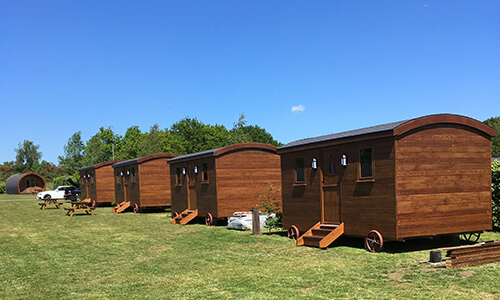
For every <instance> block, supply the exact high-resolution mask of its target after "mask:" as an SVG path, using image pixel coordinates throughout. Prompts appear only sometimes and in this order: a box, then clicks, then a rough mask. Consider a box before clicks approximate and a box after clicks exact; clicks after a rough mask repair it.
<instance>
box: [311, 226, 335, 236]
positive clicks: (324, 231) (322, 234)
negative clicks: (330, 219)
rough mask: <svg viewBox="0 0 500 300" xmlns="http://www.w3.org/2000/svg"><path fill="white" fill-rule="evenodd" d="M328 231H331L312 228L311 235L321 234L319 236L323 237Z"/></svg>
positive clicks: (329, 230)
mask: <svg viewBox="0 0 500 300" xmlns="http://www.w3.org/2000/svg"><path fill="white" fill-rule="evenodd" d="M330 232H332V230H331V229H322V228H320V229H313V230H312V235H314V236H321V237H325V236H327V235H328V234H329V233H330Z"/></svg>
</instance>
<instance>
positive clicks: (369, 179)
mask: <svg viewBox="0 0 500 300" xmlns="http://www.w3.org/2000/svg"><path fill="white" fill-rule="evenodd" d="M356 182H357V183H363V182H375V179H373V178H371V177H366V179H365V178H361V179H358V180H356Z"/></svg>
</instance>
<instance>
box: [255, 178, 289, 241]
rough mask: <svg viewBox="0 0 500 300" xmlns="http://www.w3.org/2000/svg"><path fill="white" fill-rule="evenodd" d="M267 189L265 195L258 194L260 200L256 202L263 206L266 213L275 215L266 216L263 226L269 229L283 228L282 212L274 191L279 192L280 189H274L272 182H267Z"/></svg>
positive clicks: (258, 205)
mask: <svg viewBox="0 0 500 300" xmlns="http://www.w3.org/2000/svg"><path fill="white" fill-rule="evenodd" d="M267 185H268V187H269V190H268V192H267V195H266V196H262V195H261V196H259V199H261V200H262V201H261V202H260V203H259V204H257V207H263V208H264V210H265V212H266V214H268V215H270V214H276V216H275V217H268V218H267V219H266V224H265V225H264V228H267V229H269V231H271V230H272V229H276V230H282V229H283V213H282V212H281V207H280V203H279V201H276V193H279V192H280V191H281V189H278V190H274V187H273V184H272V183H270V182H268V183H267Z"/></svg>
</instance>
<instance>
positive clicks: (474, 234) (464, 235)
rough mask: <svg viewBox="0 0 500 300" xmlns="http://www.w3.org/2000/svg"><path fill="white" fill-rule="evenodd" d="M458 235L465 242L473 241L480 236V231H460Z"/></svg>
mask: <svg viewBox="0 0 500 300" xmlns="http://www.w3.org/2000/svg"><path fill="white" fill-rule="evenodd" d="M458 237H459V238H460V239H461V240H464V241H466V242H470V243H475V242H477V241H478V240H479V237H481V233H479V232H472V233H462V234H459V235H458Z"/></svg>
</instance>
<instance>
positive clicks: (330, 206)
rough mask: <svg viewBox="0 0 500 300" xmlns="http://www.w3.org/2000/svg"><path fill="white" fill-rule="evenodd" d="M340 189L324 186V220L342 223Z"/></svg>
mask: <svg viewBox="0 0 500 300" xmlns="http://www.w3.org/2000/svg"><path fill="white" fill-rule="evenodd" d="M339 192H340V189H339V187H338V186H323V222H324V223H340V193H339Z"/></svg>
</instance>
